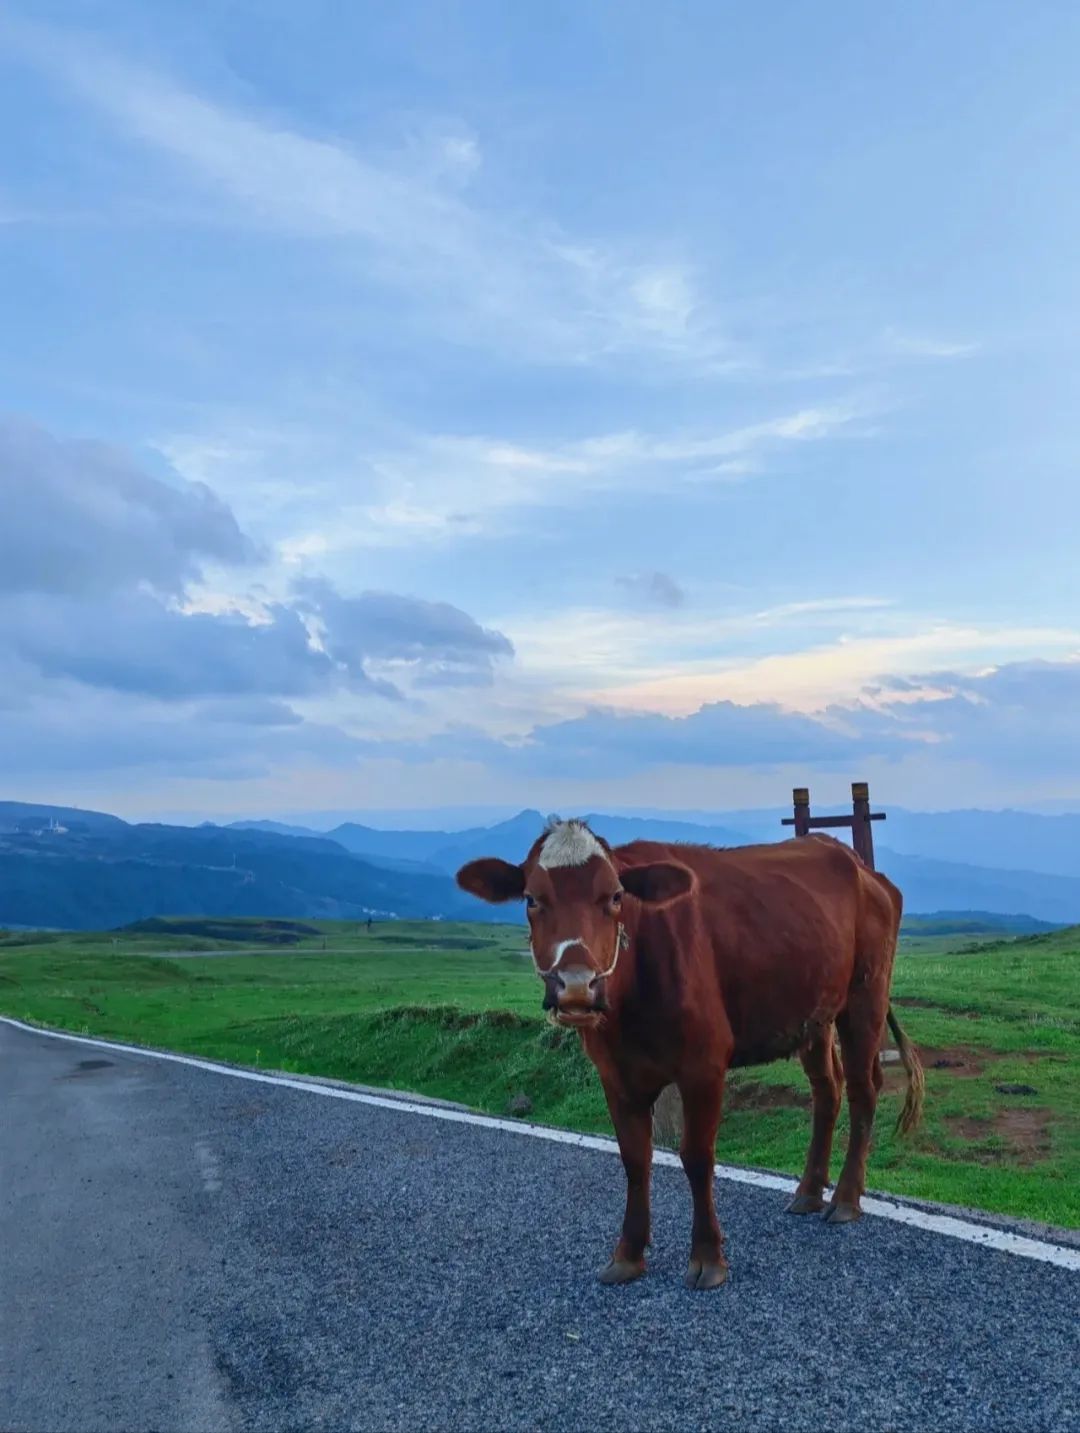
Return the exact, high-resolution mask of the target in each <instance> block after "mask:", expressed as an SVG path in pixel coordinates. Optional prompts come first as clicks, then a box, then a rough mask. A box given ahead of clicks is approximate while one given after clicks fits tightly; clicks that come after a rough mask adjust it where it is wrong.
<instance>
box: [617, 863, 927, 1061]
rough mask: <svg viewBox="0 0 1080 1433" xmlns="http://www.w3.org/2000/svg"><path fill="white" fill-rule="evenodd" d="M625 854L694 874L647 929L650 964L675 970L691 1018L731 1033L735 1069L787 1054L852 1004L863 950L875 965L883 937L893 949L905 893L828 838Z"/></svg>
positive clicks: (644, 927)
mask: <svg viewBox="0 0 1080 1433" xmlns="http://www.w3.org/2000/svg"><path fill="white" fill-rule="evenodd" d="M617 857H618V859H619V861H620V863H625V864H626V865H639V864H644V863H647V862H651V861H660V860H674V861H680V862H682V863H683V864H685V865H687V866H689V867H690V869H691V870H692V871H693V872H694V873H695V875H696V877H697V883H696V889H695V891H694V893H693V894H692V895H691V896H689V897H688V898H687V899H686V901H685V902H679V903H677V904H676V905H674V906H672V907H669V908H668V909H666V910H663V911H660V912H658V913H657V914H656V915H653V916H651V917H649V918H647V919H646V920H644V921H643V922H642V926H641V939H642V941H643V944H644V947H645V949H643V951H642V959H643V961H644V962H646V963H652V962H653V961H659V962H663V963H665V964H666V963H668V962H673V963H674V969H673V972H672V973H673V974H674V973H675V971H677V972H678V978H677V979H676V980H674V981H672V982H671V988H672V989H677V990H678V991H679V992H681V995H682V999H683V1004H684V1009H683V1012H682V1018H683V1019H684V1020H688V1021H690V1022H691V1024H693V1023H696V1022H697V1021H698V1020H701V1019H704V1020H706V1021H708V1022H710V1023H712V1022H716V1021H722V1022H724V1023H725V1024H727V1025H729V1026H730V1028H731V1033H732V1037H733V1040H734V1045H735V1053H734V1058H733V1062H732V1063H734V1064H754V1063H761V1062H764V1061H767V1060H770V1059H775V1058H778V1057H781V1056H784V1055H788V1054H791V1053H792V1052H793V1051H794V1050H795V1049H797V1048H798V1047H799V1045H800V1044H802V1043H803V1042H804V1041H805V1040H806V1038H807V1037H808V1034H811V1033H813V1030H814V1029H815V1028H819V1027H824V1026H825V1025H827V1024H829V1023H830V1022H831V1021H832V1020H833V1019H835V1017H836V1015H837V1013H838V1012H839V1011H840V1010H842V1009H843V1008H844V1005H845V1003H846V999H847V992H848V990H849V988H850V986H851V984H852V980H853V976H854V974H855V971H856V967H857V964H858V962H859V960H860V958H861V956H863V955H866V954H867V953H868V952H867V950H866V947H867V946H868V945H869V946H873V947H874V949H873V950H872V951H870V952H869V954H870V955H871V957H872V958H874V959H875V960H876V959H877V958H879V949H878V947H879V943H880V942H881V941H885V942H888V941H889V940H890V938H891V940H892V942H893V944H895V935H896V930H895V928H896V925H898V922H899V895H898V893H897V892H895V888H893V887H892V886H890V885H889V883H888V882H886V881H885V880H884V879H883V878H882V877H879V876H877V875H875V874H874V873H873V872H872V871H870V870H869V869H868V868H867V867H866V866H864V865H863V863H862V862H861V861H860V860H859V858H858V857H857V856H856V855H855V853H854V852H853V851H852V850H851V848H850V847H848V846H845V845H843V844H842V843H841V842H839V841H835V840H833V839H832V838H831V837H818V836H815V837H810V838H801V839H798V840H791V841H784V842H778V843H775V844H772V845H763V846H740V847H732V848H729V849H724V850H719V849H714V848H711V847H706V846H690V845H681V844H666V843H661V842H651V841H638V842H634V843H632V844H631V845H629V846H624V847H620V848H619V850H618V852H617ZM890 893H891V894H890ZM680 906H682V907H683V909H682V910H680V909H679V907H680ZM890 930H891V937H890ZM889 959H890V964H891V948H890V955H889Z"/></svg>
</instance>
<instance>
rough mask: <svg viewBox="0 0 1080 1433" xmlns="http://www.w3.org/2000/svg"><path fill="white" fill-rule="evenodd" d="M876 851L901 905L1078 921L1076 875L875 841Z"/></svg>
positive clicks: (1078, 879) (1079, 884) (1079, 883)
mask: <svg viewBox="0 0 1080 1433" xmlns="http://www.w3.org/2000/svg"><path fill="white" fill-rule="evenodd" d="M876 855H877V866H878V869H879V870H881V871H883V872H884V873H885V874H886V875H887V876H888V877H889V878H890V879H891V880H893V881H895V883H896V884H897V885H898V886H899V887H900V889H901V891H903V893H904V908H905V909H906V910H910V911H935V910H971V911H986V912H990V913H991V914H993V915H1006V916H1007V915H1015V913H1016V912H1018V911H1020V912H1022V913H1023V914H1025V915H1028V916H1034V917H1036V918H1037V919H1038V920H1041V921H1052V922H1054V923H1055V924H1060V925H1070V924H1073V923H1074V922H1076V921H1080V877H1078V876H1053V875H1051V876H1048V875H1043V874H1042V873H1041V872H1039V871H1006V870H998V869H996V868H994V867H991V866H970V865H966V864H963V863H961V862H959V861H931V860H926V859H925V858H923V857H922V856H904V855H901V854H900V853H899V852H897V851H892V850H890V849H888V848H887V847H879V848H878V850H877V853H876Z"/></svg>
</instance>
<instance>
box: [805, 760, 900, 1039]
mask: <svg viewBox="0 0 1080 1433" xmlns="http://www.w3.org/2000/svg"><path fill="white" fill-rule="evenodd" d="M791 799H792V802H793V804H794V807H795V813H794V815H792V816H785V817H784V820H783V822H782V823H781V824H782V825H784V826H794V827H795V834H796V836H809V834H810V832H811V831H829V830H835V829H836V828H837V827H843V826H847V827H848V828H849V829H850V831H851V844H852V845H853V846H854V847H855V854H856V855H857V856H858V857H859V858H860V859H861V860H863V861H864V862H865V863H866V864H867V865H868V866H869V867H870V869H871V870H873V869H874V828H873V826H872V825H871V824H870V823H871V821H884V820H885V812H884V811H871V810H870V787H869V786H868V785H867V783H866V782H865V781H853V782H852V783H851V815H850V816H811V815H810V792H809V791H808V790H807V788H806V787H805V786H796V787H795V789H794V791H793V792H792V793H791ZM887 1044H888V1034H887V1032H886V1031H885V1030H882V1032H881V1042H880V1045H879V1046H878V1051H879V1054H880V1055H881V1058H882V1059H883V1060H895V1059H897V1058H898V1057H897V1055H896V1054H895V1052H892V1051H890V1052H889V1053H886V1046H887Z"/></svg>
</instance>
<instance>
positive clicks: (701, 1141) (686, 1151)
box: [679, 1075, 728, 1289]
mask: <svg viewBox="0 0 1080 1433" xmlns="http://www.w3.org/2000/svg"><path fill="white" fill-rule="evenodd" d="M679 1093H680V1094H681V1095H682V1102H683V1138H682V1145H681V1146H680V1148H679V1154H680V1156H681V1158H682V1166H683V1169H684V1170H685V1171H686V1177H687V1179H688V1180H689V1181H690V1193H691V1195H692V1196H693V1200H694V1223H693V1232H692V1235H691V1243H690V1264H689V1267H688V1268H687V1271H686V1285H687V1288H690V1289H716V1288H719V1287H720V1285H721V1284H722V1283H724V1282H725V1280H726V1279H727V1276H728V1265H727V1260H726V1259H725V1258H724V1236H723V1233H722V1232H721V1229H720V1223H719V1221H718V1220H717V1217H716V1205H715V1203H714V1200H713V1190H714V1188H715V1179H714V1169H715V1165H716V1131H717V1129H718V1127H719V1125H720V1108H721V1105H722V1103H723V1098H724V1079H723V1075H720V1076H719V1077H714V1078H713V1079H711V1080H709V1081H706V1082H704V1083H701V1084H693V1085H686V1086H684V1085H683V1084H681V1083H680V1085H679Z"/></svg>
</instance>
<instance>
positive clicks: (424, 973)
mask: <svg viewBox="0 0 1080 1433" xmlns="http://www.w3.org/2000/svg"><path fill="white" fill-rule="evenodd" d="M186 924H187V927H188V929H187V930H186V931H181V930H179V929H176V928H172V927H169V926H168V925H167V924H165V925H162V924H161V923H159V928H158V929H155V930H150V931H144V932H138V933H128V934H124V935H122V936H119V937H112V936H71V935H55V936H45V937H35V936H27V935H18V934H12V935H8V936H6V937H5V936H2V935H0V1010H2V1011H3V1012H4V1013H7V1014H10V1015H14V1016H17V1017H19V1018H21V1019H24V1020H29V1021H32V1022H38V1023H41V1024H45V1025H52V1026H57V1027H62V1028H64V1029H67V1030H75V1031H79V1032H87V1033H90V1034H94V1035H102V1036H106V1037H112V1038H115V1039H119V1040H125V1041H131V1042H135V1043H141V1044H145V1045H151V1046H162V1047H168V1048H171V1049H175V1050H184V1051H188V1052H191V1053H195V1054H199V1055H205V1056H208V1057H211V1058H217V1059H222V1060H228V1061H233V1062H237V1063H240V1064H245V1065H256V1066H260V1067H263V1068H267V1069H277V1070H289V1071H293V1072H297V1073H305V1074H321V1075H330V1076H335V1077H338V1078H341V1079H346V1080H355V1081H360V1082H363V1083H367V1084H375V1085H383V1086H389V1087H393V1088H396V1089H401V1090H412V1091H416V1092H419V1093H425V1094H430V1095H436V1096H441V1097H443V1098H447V1099H452V1100H458V1101H461V1102H463V1103H465V1104H468V1105H470V1106H472V1107H474V1108H476V1109H481V1110H485V1111H488V1112H491V1113H495V1114H504V1113H505V1112H506V1109H507V1104H508V1101H509V1100H510V1099H511V1098H512V1097H513V1096H515V1095H517V1094H524V1095H526V1096H528V1098H529V1100H530V1101H531V1102H532V1107H533V1108H532V1115H531V1118H533V1119H536V1120H539V1121H541V1122H544V1123H548V1124H558V1125H565V1126H569V1127H572V1128H575V1129H582V1130H599V1131H604V1132H609V1130H610V1124H609V1121H608V1117H607V1112H606V1108H605V1106H604V1101H603V1097H602V1095H601V1092H600V1087H599V1083H598V1081H597V1079H596V1076H595V1073H594V1072H593V1070H592V1067H591V1066H590V1065H589V1063H588V1062H587V1061H586V1060H585V1058H584V1056H583V1055H582V1054H581V1051H580V1048H579V1045H578V1040H577V1037H576V1036H575V1035H573V1034H571V1033H569V1032H564V1031H562V1030H557V1029H554V1028H552V1027H551V1026H550V1025H549V1024H547V1023H546V1021H545V1020H544V1018H543V1016H542V1014H541V1011H540V989H539V985H538V982H537V980H536V977H535V975H534V973H533V970H532V966H531V964H530V962H529V959H528V956H527V954H526V953H525V944H524V931H523V929H521V928H518V927H508V926H487V925H449V924H447V925H441V924H439V925H436V924H430V923H426V922H400V923H397V924H393V925H382V926H376V927H375V929H374V931H373V932H372V933H371V934H370V935H369V934H368V933H367V932H366V931H365V930H364V929H363V927H362V926H359V925H351V924H348V923H325V924H324V923H320V922H305V923H303V926H302V927H301V928H299V929H297V930H288V929H286V930H281V929H277V930H275V929H272V928H270V927H269V925H267V924H263V923H259V922H246V923H245V922H230V923H228V925H227V926H226V927H225V933H226V934H232V935H234V936H236V937H237V938H236V939H234V940H231V941H230V940H224V939H221V938H220V936H221V934H222V929H221V923H220V922H219V923H217V926H218V929H217V931H216V938H209V937H206V936H202V935H199V934H197V933H191V932H192V931H195V932H198V931H199V930H200V929H205V928H206V927H199V926H198V925H197V924H193V923H191V922H188V923H186ZM281 941H294V942H295V943H294V944H288V945H284V946H283V945H281V944H280V942H281ZM180 951H183V952H193V951H195V952H200V953H199V954H195V955H189V954H185V955H184V956H182V957H179V958H178V956H177V955H176V954H175V952H180ZM218 951H223V952H225V953H224V954H217V953H216V952H218ZM241 951H242V952H243V953H240V952H241ZM168 952H174V954H169V953H168ZM248 952H250V953H248ZM1078 988H1080V929H1073V930H1068V931H1059V932H1053V933H1052V934H1046V935H1037V936H1031V937H1025V938H1021V939H1018V940H1014V941H1006V942H992V941H987V940H985V939H983V938H980V939H978V940H972V939H971V938H965V937H953V938H945V937H926V938H911V939H908V940H906V941H905V942H904V944H903V946H902V949H901V953H900V955H899V957H898V960H897V967H896V974H895V978H894V982H893V993H894V999H895V1002H896V1008H897V1013H898V1014H899V1016H900V1019H901V1020H902V1022H903V1023H904V1025H905V1027H906V1029H907V1031H908V1033H909V1034H910V1035H911V1037H912V1038H913V1039H914V1040H915V1041H916V1043H917V1044H918V1045H919V1046H920V1048H921V1050H922V1054H923V1059H924V1062H925V1064H926V1066H927V1107H926V1119H925V1122H924V1125H923V1127H922V1129H921V1130H920V1131H919V1132H918V1134H917V1135H915V1136H914V1138H912V1139H909V1140H907V1141H905V1140H901V1139H899V1138H897V1137H895V1136H894V1135H893V1132H892V1124H893V1119H894V1116H895V1112H896V1109H897V1107H898V1103H899V1090H900V1074H899V1069H898V1067H897V1066H895V1065H889V1066H887V1075H888V1078H887V1084H886V1090H885V1093H884V1095H883V1099H882V1105H881V1107H880V1110H879V1120H878V1126H877V1135H876V1139H875V1147H874V1153H873V1156H872V1160H871V1167H870V1183H871V1187H872V1188H874V1189H876V1190H880V1191H890V1192H894V1193H897V1194H908V1195H912V1196H915V1197H921V1198H926V1199H935V1200H943V1201H946V1202H948V1203H954V1204H965V1205H970V1206H976V1207H980V1208H983V1209H988V1210H994V1211H997V1212H1000V1213H1009V1214H1017V1215H1023V1216H1026V1217H1028V1218H1032V1219H1038V1220H1045V1221H1047V1222H1050V1223H1054V1224H1060V1225H1068V1226H1072V1227H1080V1081H1078V1078H1077V1076H1078V1073H1080V1014H1078V1005H1080V1001H1078V999H1077V994H1078ZM1010 1087H1011V1088H1010ZM808 1106H809V1101H808V1092H807V1087H806V1083H805V1080H804V1077H803V1074H802V1070H801V1067H800V1066H799V1064H798V1062H797V1061H782V1062H780V1063H777V1064H775V1065H770V1066H767V1067H764V1068H760V1069H754V1070H744V1071H739V1072H737V1073H736V1074H735V1075H733V1076H732V1078H731V1080H730V1083H729V1090H728V1099H727V1109H726V1114H725V1121H724V1124H723V1126H722V1127H721V1132H720V1139H719V1142H718V1147H717V1153H718V1157H719V1158H720V1159H721V1160H723V1161H725V1162H728V1163H734V1164H750V1165H755V1166H758V1167H761V1168H767V1169H774V1170H780V1171H786V1172H791V1173H798V1172H799V1170H800V1169H801V1166H802V1160H803V1156H804V1153H805V1148H806V1141H807V1138H808V1133H809V1108H808ZM843 1136H844V1131H843V1130H841V1132H840V1138H841V1139H842V1138H843Z"/></svg>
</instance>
